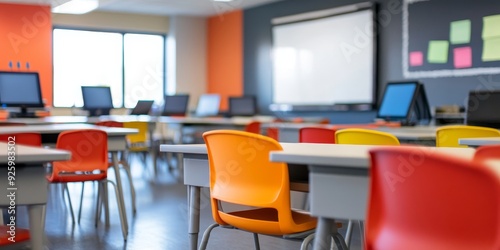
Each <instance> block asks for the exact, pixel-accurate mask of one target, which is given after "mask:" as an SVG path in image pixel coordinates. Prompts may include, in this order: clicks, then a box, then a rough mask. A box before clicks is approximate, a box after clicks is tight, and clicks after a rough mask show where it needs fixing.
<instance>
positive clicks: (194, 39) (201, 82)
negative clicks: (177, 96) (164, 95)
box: [167, 16, 206, 109]
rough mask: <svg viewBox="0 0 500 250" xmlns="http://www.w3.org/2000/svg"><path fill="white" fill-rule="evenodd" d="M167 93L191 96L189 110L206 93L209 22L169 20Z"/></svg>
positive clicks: (202, 19)
mask: <svg viewBox="0 0 500 250" xmlns="http://www.w3.org/2000/svg"><path fill="white" fill-rule="evenodd" d="M172 83H174V84H175V85H174V84H172ZM174 86H175V87H174ZM167 92H168V93H169V94H174V93H187V94H190V101H189V107H190V109H194V108H195V107H196V103H197V101H198V97H199V96H200V95H201V94H203V93H205V92H206V18H204V17H191V16H172V17H170V29H169V38H168V40H167Z"/></svg>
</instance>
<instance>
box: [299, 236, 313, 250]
mask: <svg viewBox="0 0 500 250" xmlns="http://www.w3.org/2000/svg"><path fill="white" fill-rule="evenodd" d="M314 235H315V234H310V235H308V236H307V237H305V238H304V240H303V241H302V244H301V245H300V250H307V248H308V247H309V244H311V242H312V241H313V240H314Z"/></svg>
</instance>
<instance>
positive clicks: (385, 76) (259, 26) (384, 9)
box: [243, 0, 500, 123]
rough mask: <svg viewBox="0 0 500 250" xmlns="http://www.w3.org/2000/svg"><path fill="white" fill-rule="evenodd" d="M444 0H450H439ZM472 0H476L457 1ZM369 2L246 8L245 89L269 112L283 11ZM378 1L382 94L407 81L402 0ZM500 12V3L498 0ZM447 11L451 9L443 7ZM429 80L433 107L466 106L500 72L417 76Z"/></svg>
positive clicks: (303, 0) (360, 115) (365, 116)
mask: <svg viewBox="0 0 500 250" xmlns="http://www.w3.org/2000/svg"><path fill="white" fill-rule="evenodd" d="M440 1H445V0H440ZM455 1H460V2H463V1H471V0H455ZM359 2H365V1H355V0H285V1H281V2H277V3H273V4H269V5H264V6H260V7H256V8H252V9H248V10H245V11H244V15H243V20H244V31H243V36H244V52H243V53H244V91H245V94H247V95H256V96H257V98H258V102H259V109H260V111H261V112H262V113H270V112H269V110H268V106H269V104H271V102H272V63H271V58H270V55H271V48H272V33H271V19H272V18H275V17H279V16H286V15H292V14H298V13H302V12H308V11H314V10H320V9H327V8H334V7H338V6H343V5H348V4H353V3H359ZM372 2H376V3H377V4H378V19H377V21H378V23H379V24H380V25H379V26H378V35H377V38H378V40H377V43H378V66H377V67H378V76H377V82H378V83H377V88H378V98H380V95H381V92H382V91H383V89H384V85H385V83H386V82H389V81H399V80H403V79H404V78H403V73H402V72H403V71H402V21H401V20H402V15H401V7H402V0H378V1H372ZM498 10H499V11H498V12H499V13H500V2H498ZM443 13H446V10H443ZM417 80H420V81H421V82H423V83H424V84H425V88H426V92H427V97H428V99H429V102H430V105H431V106H440V105H448V104H456V105H465V101H466V97H467V94H468V92H469V91H470V90H476V89H483V90H489V89H500V75H482V76H472V77H445V78H434V79H432V78H422V79H417ZM277 115H279V116H297V115H300V116H325V117H328V118H330V120H331V122H333V123H362V122H371V121H372V120H373V118H375V115H376V113H375V112H374V111H373V112H371V111H364V112H350V111H349V112H340V111H339V112H301V113H297V112H295V113H279V114H277Z"/></svg>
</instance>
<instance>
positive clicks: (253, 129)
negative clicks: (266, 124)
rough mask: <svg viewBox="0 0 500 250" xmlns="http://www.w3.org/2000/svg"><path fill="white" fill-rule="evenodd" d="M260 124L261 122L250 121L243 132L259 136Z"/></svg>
mask: <svg viewBox="0 0 500 250" xmlns="http://www.w3.org/2000/svg"><path fill="white" fill-rule="evenodd" d="M260 124H261V122H258V121H252V122H250V123H249V124H247V125H246V126H245V131H246V132H250V133H254V134H260Z"/></svg>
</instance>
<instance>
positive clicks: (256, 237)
mask: <svg viewBox="0 0 500 250" xmlns="http://www.w3.org/2000/svg"><path fill="white" fill-rule="evenodd" d="M253 243H254V245H255V250H260V243H259V234H256V233H254V234H253Z"/></svg>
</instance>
